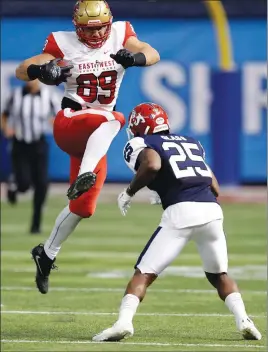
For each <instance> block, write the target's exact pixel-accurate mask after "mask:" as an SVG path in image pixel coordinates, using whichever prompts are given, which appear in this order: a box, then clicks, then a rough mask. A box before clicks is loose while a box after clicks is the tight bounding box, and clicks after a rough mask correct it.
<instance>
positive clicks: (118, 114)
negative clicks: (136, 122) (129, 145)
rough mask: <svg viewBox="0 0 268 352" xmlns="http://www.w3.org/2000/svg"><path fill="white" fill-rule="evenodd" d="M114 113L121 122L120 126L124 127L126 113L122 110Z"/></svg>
mask: <svg viewBox="0 0 268 352" xmlns="http://www.w3.org/2000/svg"><path fill="white" fill-rule="evenodd" d="M113 115H114V117H115V119H116V120H117V121H119V122H120V128H122V127H124V125H125V123H126V120H125V117H124V115H123V114H122V113H121V112H117V111H115V112H114V113H113Z"/></svg>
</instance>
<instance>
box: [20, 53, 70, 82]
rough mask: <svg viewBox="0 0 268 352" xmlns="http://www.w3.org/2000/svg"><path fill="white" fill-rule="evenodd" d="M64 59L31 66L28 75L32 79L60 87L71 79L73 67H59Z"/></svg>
mask: <svg viewBox="0 0 268 352" xmlns="http://www.w3.org/2000/svg"><path fill="white" fill-rule="evenodd" d="M61 60H62V59H60V58H58V59H54V60H51V61H49V62H47V63H45V64H43V65H30V66H29V67H28V69H27V74H28V76H29V78H31V79H36V78H38V79H40V81H41V82H43V83H45V84H49V85H51V84H55V85H57V86H58V85H59V84H61V83H62V82H66V81H67V78H68V77H71V75H72V74H71V73H70V70H71V69H72V68H73V67H74V66H73V65H68V66H63V67H60V66H58V65H57V63H58V62H59V61H61Z"/></svg>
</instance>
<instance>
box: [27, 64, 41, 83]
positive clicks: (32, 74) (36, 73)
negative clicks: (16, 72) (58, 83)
mask: <svg viewBox="0 0 268 352" xmlns="http://www.w3.org/2000/svg"><path fill="white" fill-rule="evenodd" d="M40 73H41V72H40V66H39V65H30V66H28V68H27V75H28V77H29V78H30V79H31V80H34V79H36V78H39V77H40Z"/></svg>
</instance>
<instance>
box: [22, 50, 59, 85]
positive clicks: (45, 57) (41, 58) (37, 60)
mask: <svg viewBox="0 0 268 352" xmlns="http://www.w3.org/2000/svg"><path fill="white" fill-rule="evenodd" d="M54 59H55V57H54V56H53V55H51V54H48V53H42V54H39V55H36V56H33V57H31V58H29V59H27V60H24V61H23V62H22V63H21V64H20V65H19V66H18V67H17V68H16V77H17V78H18V79H20V80H22V81H31V80H32V79H31V78H30V77H29V76H28V73H27V69H28V67H29V66H30V65H43V64H44V63H46V62H48V61H50V60H54Z"/></svg>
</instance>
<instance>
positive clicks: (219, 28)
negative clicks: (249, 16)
mask: <svg viewBox="0 0 268 352" xmlns="http://www.w3.org/2000/svg"><path fill="white" fill-rule="evenodd" d="M204 2H205V5H206V7H207V9H208V12H209V14H210V17H211V19H212V21H213V24H214V27H215V29H216V34H217V43H218V53H219V61H220V68H221V69H222V70H225V71H230V70H232V69H233V68H234V60H233V53H232V41H231V38H230V31H229V25H228V19H227V16H226V12H225V10H224V7H223V5H222V3H221V1H218V0H205V1H204Z"/></svg>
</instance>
